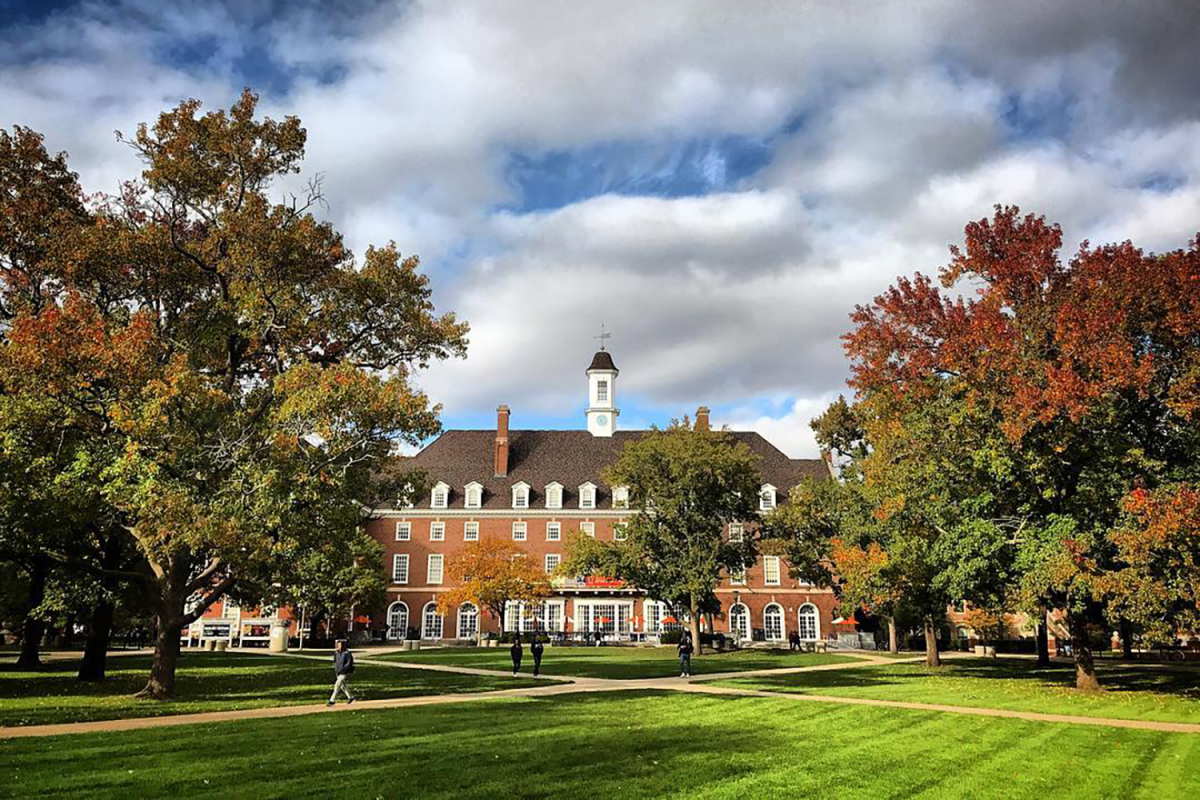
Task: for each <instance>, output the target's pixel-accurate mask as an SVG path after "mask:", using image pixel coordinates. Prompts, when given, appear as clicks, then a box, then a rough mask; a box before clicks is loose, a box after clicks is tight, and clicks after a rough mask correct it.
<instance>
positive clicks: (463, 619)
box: [458, 603, 479, 639]
mask: <svg viewBox="0 0 1200 800" xmlns="http://www.w3.org/2000/svg"><path fill="white" fill-rule="evenodd" d="M478 626H479V609H477V608H475V606H473V605H471V604H470V603H463V604H462V605H461V606H459V607H458V638H460V639H474V638H475V631H476V630H478Z"/></svg>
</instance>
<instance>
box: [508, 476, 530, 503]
mask: <svg viewBox="0 0 1200 800" xmlns="http://www.w3.org/2000/svg"><path fill="white" fill-rule="evenodd" d="M512 507H513V508H529V484H528V483H525V482H524V481H522V482H521V483H516V484H513V487H512Z"/></svg>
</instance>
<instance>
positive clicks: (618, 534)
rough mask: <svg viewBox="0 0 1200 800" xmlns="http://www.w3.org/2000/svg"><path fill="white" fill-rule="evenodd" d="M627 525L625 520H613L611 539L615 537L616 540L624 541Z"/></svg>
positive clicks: (627, 533)
mask: <svg viewBox="0 0 1200 800" xmlns="http://www.w3.org/2000/svg"><path fill="white" fill-rule="evenodd" d="M628 527H629V523H627V522H614V523H613V539H615V540H616V541H618V542H623V541H625V539H626V538H627V537H628V536H629V531H628V530H626V529H627V528H628Z"/></svg>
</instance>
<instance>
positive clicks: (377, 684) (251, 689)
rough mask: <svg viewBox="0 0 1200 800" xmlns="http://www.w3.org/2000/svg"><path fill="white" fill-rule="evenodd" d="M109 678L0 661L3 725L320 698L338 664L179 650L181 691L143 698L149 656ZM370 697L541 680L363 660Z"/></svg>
mask: <svg viewBox="0 0 1200 800" xmlns="http://www.w3.org/2000/svg"><path fill="white" fill-rule="evenodd" d="M109 665H110V666H109V676H108V679H107V680H105V681H103V682H101V683H80V682H79V681H77V680H75V672H76V670H77V669H78V662H74V661H54V662H51V663H48V664H47V665H45V666H43V667H42V668H41V669H39V670H33V671H30V670H19V669H17V668H16V667H15V666H13V665H3V666H0V725H2V726H25V725H51V724H56V723H69V722H92V721H98V720H108V719H128V718H131V717H154V716H173V715H177V714H192V713H199V712H204V711H234V710H239V709H250V708H269V707H273V706H293V705H307V704H313V703H320V702H323V701H325V700H327V699H328V698H329V693H330V691H331V690H332V688H333V668H332V665H331V664H329V663H324V662H323V661H309V660H305V659H292V658H281V657H277V656H268V655H257V654H248V653H227V654H213V653H189V654H186V655H184V656H183V657H182V659H181V661H180V668H179V672H178V676H177V680H178V683H177V685H176V699H175V700H172V701H170V702H158V701H153V700H139V699H137V698H135V697H133V695H134V693H135V692H137V691H138V690H139V689H141V688H142V687H143V686H144V685H145V683H146V677H147V675H148V674H149V670H150V659H149V657H143V656H121V657H119V658H112V659H109ZM351 685H352V687H353V690H354V692H355V693H356V694H357V695H359V696H360V697H363V698H365V699H368V698H369V699H375V700H378V699H383V698H391V697H415V696H419V695H440V694H453V693H459V692H484V691H493V690H496V689H515V688H520V687H524V686H541V685H544V683H539V682H537V681H533V680H529V679H522V678H518V679H513V678H497V677H486V676H474V675H455V674H451V673H444V672H429V671H424V670H408V669H401V668H397V667H390V666H372V665H368V664H363V665H360V666H359V667H358V669H357V670H356V671H355V673H354V676H353V678H352V679H351Z"/></svg>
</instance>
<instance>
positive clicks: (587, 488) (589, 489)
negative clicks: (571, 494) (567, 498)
mask: <svg viewBox="0 0 1200 800" xmlns="http://www.w3.org/2000/svg"><path fill="white" fill-rule="evenodd" d="M579 507H580V508H595V507H596V484H594V483H585V484H583V485H582V486H580V487H579Z"/></svg>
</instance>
